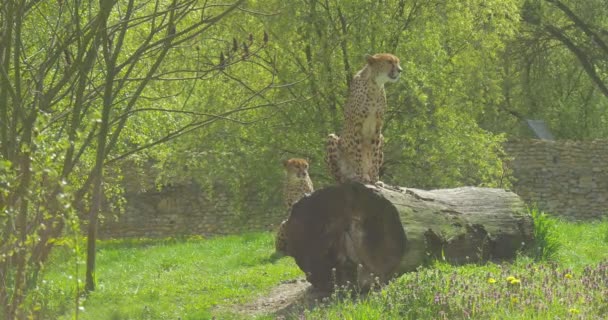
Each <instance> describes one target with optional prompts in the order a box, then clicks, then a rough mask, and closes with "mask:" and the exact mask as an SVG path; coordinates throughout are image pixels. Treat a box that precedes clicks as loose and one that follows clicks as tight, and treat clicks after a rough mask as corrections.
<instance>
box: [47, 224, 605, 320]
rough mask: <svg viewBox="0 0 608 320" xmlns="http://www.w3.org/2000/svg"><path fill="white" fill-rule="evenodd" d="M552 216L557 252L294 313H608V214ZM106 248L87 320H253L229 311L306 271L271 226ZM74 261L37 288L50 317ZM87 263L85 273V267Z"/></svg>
mask: <svg viewBox="0 0 608 320" xmlns="http://www.w3.org/2000/svg"><path fill="white" fill-rule="evenodd" d="M552 223H553V231H552V233H551V236H556V237H557V240H558V241H559V246H558V250H557V251H556V252H555V253H554V254H552V255H551V256H550V259H544V260H543V259H541V260H540V261H538V260H537V258H538V257H534V256H533V255H531V256H526V255H523V254H522V255H520V256H519V257H518V258H517V260H516V261H515V262H513V263H503V264H496V263H487V264H483V265H473V264H471V265H464V266H458V267H454V266H450V265H447V264H444V263H440V262H438V263H436V264H434V265H432V266H429V267H426V268H422V269H420V270H419V271H418V272H413V273H408V274H405V275H403V276H401V277H399V278H398V279H395V280H394V281H393V282H392V283H391V284H389V285H386V286H383V287H382V288H381V289H378V290H375V291H374V292H373V293H371V294H369V295H366V296H360V297H357V298H355V299H353V298H345V297H346V296H349V294H347V293H346V292H345V290H343V289H341V290H339V292H338V294H336V295H335V296H334V297H333V298H330V299H328V300H327V301H324V302H322V303H321V304H320V305H318V306H317V307H315V308H313V309H312V310H310V311H304V312H302V311H297V312H296V311H294V313H293V314H288V315H287V317H288V318H295V319H298V318H300V317H302V316H305V317H306V319H555V318H560V319H595V318H598V319H601V318H608V308H607V307H606V306H608V301H607V300H606V299H607V298H606V297H608V280H607V279H608V236H607V235H608V221H604V222H589V223H572V222H564V221H559V220H552ZM82 245H83V242H82V241H81V246H82ZM98 247H99V251H98V256H97V259H98V260H97V266H98V267H97V280H98V281H97V290H96V291H95V292H93V293H92V294H91V295H90V296H89V297H88V298H87V299H86V300H85V299H84V298H82V299H81V301H80V306H81V310H79V311H78V312H79V314H78V318H79V319H101V320H103V319H178V318H181V319H210V318H212V317H213V316H215V317H216V319H249V318H251V317H252V315H237V314H231V313H229V312H230V310H231V308H230V307H231V306H233V305H235V304H239V303H246V302H250V301H252V300H254V299H255V298H257V297H258V296H261V295H264V294H265V293H267V292H269V290H270V289H271V288H272V287H274V286H276V285H277V284H279V283H280V282H281V281H284V280H288V279H293V278H297V277H301V276H302V273H301V271H299V269H298V268H297V266H296V265H295V263H294V261H293V259H291V258H282V259H279V260H275V259H274V258H273V256H272V253H273V234H271V233H254V234H245V235H240V236H226V237H217V238H211V239H203V238H200V237H195V238H180V239H162V240H150V239H131V240H112V241H101V242H100V243H99V246H98ZM81 251H82V250H81ZM81 254H82V252H81ZM83 258H84V257H81V263H82V261H83V260H84V259H83ZM75 269H76V265H75V260H74V254H73V251H71V250H67V249H60V250H56V251H55V252H54V254H53V257H52V259H51V262H50V263H49V266H48V268H47V270H46V272H45V274H44V283H43V284H42V285H41V287H40V288H39V289H38V290H37V291H36V292H37V295H38V296H37V300H36V301H38V303H37V304H36V305H37V308H39V309H40V310H39V313H38V314H39V315H41V318H43V319H47V318H48V319H55V318H59V319H72V318H73V317H74V315H75V312H76V310H77V308H76V299H75V294H74V287H75V284H76V280H77V279H76V278H75V274H76V273H75ZM78 269H79V272H80V276H79V278H80V279H83V272H84V265H82V264H81V265H79V267H78ZM80 285H81V286H82V283H81V284H80ZM260 318H262V319H274V317H273V316H271V315H268V316H266V317H264V316H262V317H260Z"/></svg>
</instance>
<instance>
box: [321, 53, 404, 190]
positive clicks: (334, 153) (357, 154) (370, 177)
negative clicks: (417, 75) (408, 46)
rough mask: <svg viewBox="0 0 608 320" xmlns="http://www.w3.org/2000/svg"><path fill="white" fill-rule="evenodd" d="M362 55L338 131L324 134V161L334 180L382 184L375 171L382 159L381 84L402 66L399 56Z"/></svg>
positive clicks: (383, 101) (396, 76)
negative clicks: (364, 61)
mask: <svg viewBox="0 0 608 320" xmlns="http://www.w3.org/2000/svg"><path fill="white" fill-rule="evenodd" d="M366 58H367V64H366V65H365V67H363V69H361V70H360V71H359V72H358V73H357V74H356V75H355V76H354V77H353V80H352V82H351V85H350V93H349V96H348V98H347V100H346V104H345V106H344V127H343V128H342V132H341V135H340V136H337V135H336V134H333V133H332V134H330V135H329V136H328V137H327V143H326V147H325V148H326V157H325V162H326V163H327V166H328V167H329V171H330V172H331V174H332V176H333V177H334V179H335V180H336V182H337V183H344V182H347V181H357V182H361V183H365V184H382V182H380V181H379V174H380V167H381V166H382V163H383V161H384V159H383V157H384V154H383V152H382V149H383V145H384V137H383V136H382V133H381V132H382V125H383V121H384V120H383V118H384V112H385V109H386V94H385V92H384V84H385V83H387V82H396V81H397V80H399V76H400V75H401V71H402V69H401V66H400V65H399V58H397V57H396V56H394V55H392V54H388V53H380V54H375V55H373V56H370V55H368V56H367V57H366Z"/></svg>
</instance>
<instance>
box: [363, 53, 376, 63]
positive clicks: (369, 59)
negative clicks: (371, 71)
mask: <svg viewBox="0 0 608 320" xmlns="http://www.w3.org/2000/svg"><path fill="white" fill-rule="evenodd" d="M365 60H366V61H367V63H368V64H373V63H374V62H376V58H375V57H374V56H372V55H371V54H366V55H365Z"/></svg>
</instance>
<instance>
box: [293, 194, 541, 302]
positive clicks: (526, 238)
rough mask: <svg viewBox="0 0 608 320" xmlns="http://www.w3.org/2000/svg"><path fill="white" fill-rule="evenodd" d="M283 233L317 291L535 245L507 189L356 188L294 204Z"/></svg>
mask: <svg viewBox="0 0 608 320" xmlns="http://www.w3.org/2000/svg"><path fill="white" fill-rule="evenodd" d="M286 233H287V246H288V251H289V253H290V255H291V256H293V257H294V259H295V260H296V263H297V264H298V266H299V267H300V269H302V271H304V273H305V274H306V277H307V280H308V281H309V282H310V283H312V285H313V286H315V287H316V288H319V289H321V290H332V288H333V286H334V284H338V285H340V284H344V283H346V282H347V281H350V282H351V283H358V284H359V286H360V287H361V288H362V289H366V288H368V287H369V286H370V285H371V283H372V282H373V281H376V280H379V281H381V282H385V281H387V280H389V279H390V278H392V277H394V276H396V275H400V274H403V273H405V272H408V271H414V270H416V268H418V267H419V266H421V265H424V264H425V263H427V262H429V261H432V260H433V259H435V258H439V259H445V260H446V261H448V262H450V263H454V264H461V263H467V262H478V261H486V260H504V259H512V258H514V257H515V256H516V254H517V252H518V251H520V250H522V249H526V247H528V246H531V245H533V241H534V239H533V238H534V237H533V222H532V218H531V217H530V215H529V214H528V213H527V210H526V208H525V205H524V203H523V202H522V201H521V199H520V198H519V197H518V196H517V195H516V194H514V193H512V192H509V191H505V190H502V189H490V188H475V187H464V188H456V189H441V190H432V191H425V190H419V189H409V188H408V189H405V188H400V187H386V188H378V187H375V186H371V185H362V184H359V183H349V184H342V185H339V186H331V187H328V188H324V189H321V190H317V191H315V192H314V193H313V194H312V195H310V196H308V197H305V198H303V199H301V200H300V201H299V202H297V203H296V204H295V205H294V206H293V208H292V211H291V214H290V217H289V219H288V221H287V224H286ZM375 277H378V278H379V279H376V280H375V279H374V278H375Z"/></svg>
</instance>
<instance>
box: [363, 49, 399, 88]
mask: <svg viewBox="0 0 608 320" xmlns="http://www.w3.org/2000/svg"><path fill="white" fill-rule="evenodd" d="M366 58H367V64H368V65H369V66H370V67H371V68H372V77H373V78H374V79H375V80H376V83H377V84H378V85H379V86H382V85H384V84H385V83H387V82H396V81H397V80H399V76H400V75H401V71H402V70H403V69H401V66H400V65H399V58H397V57H396V56H394V55H392V54H390V53H378V54H375V55H373V56H371V55H368V56H367V57H366Z"/></svg>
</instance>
